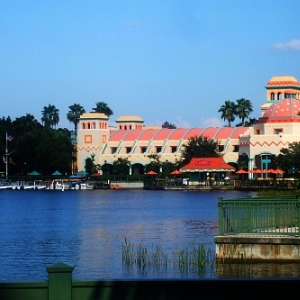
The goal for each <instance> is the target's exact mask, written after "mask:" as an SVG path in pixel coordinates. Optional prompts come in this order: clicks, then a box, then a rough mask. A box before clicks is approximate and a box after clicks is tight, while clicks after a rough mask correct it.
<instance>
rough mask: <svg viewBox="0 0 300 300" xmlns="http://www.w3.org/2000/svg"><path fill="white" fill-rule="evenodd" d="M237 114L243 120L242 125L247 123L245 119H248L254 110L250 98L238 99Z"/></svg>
mask: <svg viewBox="0 0 300 300" xmlns="http://www.w3.org/2000/svg"><path fill="white" fill-rule="evenodd" d="M236 102H237V105H236V116H238V117H239V118H240V119H241V120H242V126H244V124H245V119H247V118H248V117H249V115H250V113H251V112H253V106H252V103H251V101H250V100H247V99H245V98H241V99H239V100H237V101H236Z"/></svg>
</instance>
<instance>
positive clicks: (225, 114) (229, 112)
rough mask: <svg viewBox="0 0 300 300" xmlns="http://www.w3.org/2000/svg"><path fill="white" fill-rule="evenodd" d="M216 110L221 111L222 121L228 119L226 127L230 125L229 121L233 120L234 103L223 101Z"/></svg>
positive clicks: (234, 112) (234, 113)
mask: <svg viewBox="0 0 300 300" xmlns="http://www.w3.org/2000/svg"><path fill="white" fill-rule="evenodd" d="M218 112H220V113H221V118H222V119H224V121H226V120H227V121H228V127H231V122H233V121H234V120H235V115H236V105H235V103H234V102H232V101H230V100H227V101H225V104H223V105H222V106H221V107H220V109H219V110H218Z"/></svg>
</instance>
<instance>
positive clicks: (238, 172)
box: [235, 169, 248, 174]
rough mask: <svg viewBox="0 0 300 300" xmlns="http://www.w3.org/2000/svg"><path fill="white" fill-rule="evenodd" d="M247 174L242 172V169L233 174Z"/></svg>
mask: <svg viewBox="0 0 300 300" xmlns="http://www.w3.org/2000/svg"><path fill="white" fill-rule="evenodd" d="M247 173H248V172H247V171H245V170H243V169H240V170H238V171H236V172H235V174H247Z"/></svg>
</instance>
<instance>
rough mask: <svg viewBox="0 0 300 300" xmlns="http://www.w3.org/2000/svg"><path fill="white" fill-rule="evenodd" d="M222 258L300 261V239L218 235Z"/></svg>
mask: <svg viewBox="0 0 300 300" xmlns="http://www.w3.org/2000/svg"><path fill="white" fill-rule="evenodd" d="M214 242H215V244H216V255H217V258H218V259H221V260H231V261H235V260H237V261H241V260H245V259H246V260H249V261H251V262H275V261H276V262H300V239H299V238H297V237H290V236H275V235H274V236H254V235H252V236H245V235H235V236H216V237H214Z"/></svg>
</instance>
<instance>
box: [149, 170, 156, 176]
mask: <svg viewBox="0 0 300 300" xmlns="http://www.w3.org/2000/svg"><path fill="white" fill-rule="evenodd" d="M146 175H157V173H156V172H154V171H152V170H150V171H149V172H147V173H146Z"/></svg>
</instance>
